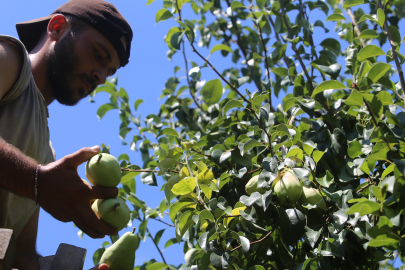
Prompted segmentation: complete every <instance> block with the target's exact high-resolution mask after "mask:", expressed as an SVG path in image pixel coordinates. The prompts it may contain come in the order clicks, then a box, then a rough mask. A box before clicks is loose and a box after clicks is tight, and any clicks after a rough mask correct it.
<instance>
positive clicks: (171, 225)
mask: <svg viewBox="0 0 405 270" xmlns="http://www.w3.org/2000/svg"><path fill="white" fill-rule="evenodd" d="M150 219H153V220H156V221H159V222H161V223H163V224H166V225H167V226H170V227H176V226H174V225H173V224H169V223H166V222H164V221H163V220H160V219H157V218H153V217H150Z"/></svg>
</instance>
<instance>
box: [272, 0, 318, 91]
mask: <svg viewBox="0 0 405 270" xmlns="http://www.w3.org/2000/svg"><path fill="white" fill-rule="evenodd" d="M279 3H280V9H281V13H282V17H283V20H284V23H285V26H286V27H287V31H288V38H289V39H292V33H291V27H290V25H289V23H288V21H287V16H286V14H285V10H284V4H283V1H279ZM291 48H292V49H293V51H294V52H295V57H296V58H298V61H299V62H300V64H301V67H302V70H303V71H304V74H305V76H306V77H307V80H308V83H309V87H310V88H311V91H313V90H314V87H313V85H312V80H311V77H309V74H308V71H307V68H306V66H305V64H304V62H303V61H302V58H301V56H300V54H299V52H298V50H297V48H296V47H295V44H294V43H291Z"/></svg>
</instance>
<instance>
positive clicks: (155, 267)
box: [147, 262, 168, 270]
mask: <svg viewBox="0 0 405 270" xmlns="http://www.w3.org/2000/svg"><path fill="white" fill-rule="evenodd" d="M166 268H168V266H167V264H165V263H162V262H155V263H153V264H151V265H149V266H148V268H147V270H162V269H166Z"/></svg>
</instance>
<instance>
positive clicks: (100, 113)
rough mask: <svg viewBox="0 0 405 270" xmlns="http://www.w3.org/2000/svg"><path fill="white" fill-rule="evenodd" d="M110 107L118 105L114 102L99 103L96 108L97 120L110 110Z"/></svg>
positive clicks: (113, 107) (115, 107) (114, 107)
mask: <svg viewBox="0 0 405 270" xmlns="http://www.w3.org/2000/svg"><path fill="white" fill-rule="evenodd" d="M112 109H118V107H117V106H116V105H114V104H110V103H106V104H103V105H101V106H100V107H99V108H98V110H97V117H98V120H101V118H103V116H104V115H105V114H106V113H107V112H108V111H110V110H112Z"/></svg>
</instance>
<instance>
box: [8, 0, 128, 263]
mask: <svg viewBox="0 0 405 270" xmlns="http://www.w3.org/2000/svg"><path fill="white" fill-rule="evenodd" d="M17 32H18V35H19V37H20V40H21V41H19V40H17V39H15V38H13V37H9V36H1V35H0V228H11V229H13V231H14V238H13V240H12V241H13V242H15V249H13V250H11V251H10V250H9V252H12V253H13V255H14V258H15V259H13V260H11V261H8V262H6V265H8V267H10V268H11V266H13V268H18V269H20V270H26V269H27V270H39V265H38V258H39V257H40V255H38V254H37V252H36V237H37V228H38V216H39V207H38V205H40V206H41V207H42V208H43V209H44V210H45V211H47V212H48V213H50V214H51V215H52V216H53V217H55V218H56V219H58V220H60V221H63V222H68V221H73V222H74V223H75V224H76V225H77V226H78V227H79V228H80V229H81V230H82V231H83V232H85V233H86V234H87V235H89V236H90V237H92V238H102V237H104V236H105V235H116V234H117V233H118V232H117V230H116V229H115V228H113V227H111V226H109V225H108V224H106V223H105V222H104V221H102V220H101V219H100V218H98V217H97V216H96V215H95V214H94V212H93V211H92V210H91V207H90V202H91V200H94V199H96V198H100V199H105V198H114V197H116V196H117V194H118V189H117V188H101V187H92V186H90V185H88V184H86V183H84V182H83V181H82V180H81V179H80V177H79V175H78V173H77V167H78V166H79V165H80V164H82V163H83V162H85V161H87V160H88V159H89V158H90V157H92V156H93V155H95V154H97V153H98V152H99V151H100V148H99V147H98V146H95V147H91V148H90V147H89V148H83V149H80V150H79V151H77V152H75V153H73V154H71V155H68V156H66V157H64V158H62V159H60V160H57V161H55V158H54V156H55V155H54V152H53V148H52V145H51V144H50V140H49V132H48V122H47V117H48V110H47V106H48V105H49V104H51V103H52V102H53V101H54V100H57V101H58V102H59V103H61V104H65V105H69V106H71V105H75V104H76V103H77V102H79V100H81V99H83V98H84V97H86V96H88V95H89V94H90V93H91V92H92V91H93V90H94V89H95V88H96V87H97V86H98V85H100V84H103V83H104V82H105V81H106V78H107V77H108V76H111V75H113V74H114V73H115V72H116V70H117V69H118V68H120V67H122V66H125V65H126V64H127V63H128V59H129V55H130V48H131V41H132V35H133V34H132V30H131V27H130V26H129V24H128V22H127V21H126V20H125V19H124V18H123V17H122V15H121V14H120V13H119V12H118V11H117V10H116V8H115V7H114V6H113V5H111V4H110V3H107V2H105V1H103V0H70V1H69V2H67V3H66V4H64V5H62V6H60V7H59V8H58V9H56V10H55V11H54V12H53V13H52V14H51V15H50V16H47V17H44V18H40V19H37V20H33V21H28V22H24V23H20V24H17ZM10 249H12V248H10ZM104 267H105V266H100V267H99V268H94V269H103V270H104V269H106V268H104ZM107 269H108V268H107Z"/></svg>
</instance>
